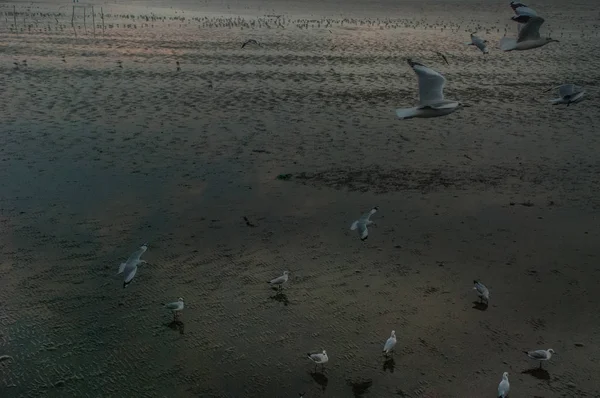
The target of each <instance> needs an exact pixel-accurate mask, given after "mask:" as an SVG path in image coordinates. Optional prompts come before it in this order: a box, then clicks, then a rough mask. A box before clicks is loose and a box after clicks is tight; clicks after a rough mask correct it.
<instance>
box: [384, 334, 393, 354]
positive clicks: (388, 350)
mask: <svg viewBox="0 0 600 398" xmlns="http://www.w3.org/2000/svg"><path fill="white" fill-rule="evenodd" d="M394 347H396V331H395V330H392V335H391V336H390V338H389V339H387V341H386V342H385V345H384V346H383V354H384V355H386V356H387V355H389V354H390V353H393V352H394Z"/></svg>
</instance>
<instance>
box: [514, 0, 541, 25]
mask: <svg viewBox="0 0 600 398" xmlns="http://www.w3.org/2000/svg"><path fill="white" fill-rule="evenodd" d="M510 8H512V9H513V11H514V12H515V15H513V16H512V17H511V18H510V19H512V20H513V21H515V22H518V23H526V22H527V21H529V20H530V19H531V17H537V16H538V15H537V12H535V11H534V10H532V9H531V8H529V7H527V6H526V5H525V4H523V3H515V2H514V1H511V2H510Z"/></svg>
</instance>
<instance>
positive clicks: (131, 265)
mask: <svg viewBox="0 0 600 398" xmlns="http://www.w3.org/2000/svg"><path fill="white" fill-rule="evenodd" d="M146 250H148V244H147V243H144V244H143V245H142V246H140V248H139V249H138V250H137V251H135V252H134V253H133V254H132V255H131V256H129V258H128V259H127V261H125V262H124V263H121V265H119V272H118V274H120V273H121V272H124V273H125V279H124V280H123V288H126V287H127V285H129V284H130V283H131V281H132V280H133V277H134V276H135V273H136V272H137V266H138V264H142V263H144V264H147V262H146V261H144V260H140V257H142V254H144V253H145V252H146Z"/></svg>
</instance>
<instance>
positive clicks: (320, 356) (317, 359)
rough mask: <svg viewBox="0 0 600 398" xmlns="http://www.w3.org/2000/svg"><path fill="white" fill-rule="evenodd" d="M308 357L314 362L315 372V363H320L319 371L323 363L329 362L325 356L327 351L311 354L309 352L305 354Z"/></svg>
mask: <svg viewBox="0 0 600 398" xmlns="http://www.w3.org/2000/svg"><path fill="white" fill-rule="evenodd" d="M307 355H308V359H310V360H311V361H313V362H314V363H315V372H316V371H317V365H319V364H320V365H321V372H322V371H323V365H325V364H326V363H327V362H329V357H328V356H327V351H325V350H323V353H320V352H318V353H316V354H311V353H310V352H309V353H308V354H307Z"/></svg>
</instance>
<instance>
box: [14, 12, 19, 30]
mask: <svg viewBox="0 0 600 398" xmlns="http://www.w3.org/2000/svg"><path fill="white" fill-rule="evenodd" d="M13 17H14V19H15V33H16V34H19V29H17V7H16V6H15V5H13Z"/></svg>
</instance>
